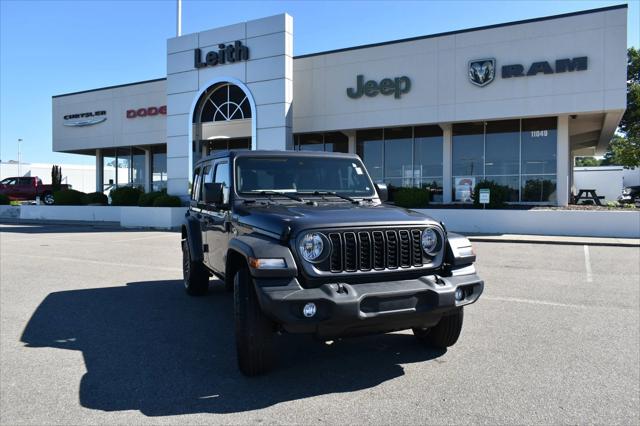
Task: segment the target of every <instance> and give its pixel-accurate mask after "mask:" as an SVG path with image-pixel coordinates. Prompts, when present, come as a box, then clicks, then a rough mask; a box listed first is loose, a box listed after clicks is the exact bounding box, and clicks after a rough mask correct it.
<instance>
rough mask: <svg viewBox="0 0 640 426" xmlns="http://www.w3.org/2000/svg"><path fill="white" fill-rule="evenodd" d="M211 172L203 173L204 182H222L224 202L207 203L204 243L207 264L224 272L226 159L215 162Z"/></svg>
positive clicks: (227, 167)
mask: <svg viewBox="0 0 640 426" xmlns="http://www.w3.org/2000/svg"><path fill="white" fill-rule="evenodd" d="M214 167H215V168H214V170H213V173H207V174H205V182H206V183H210V182H214V183H221V184H223V193H224V203H223V205H222V206H218V205H207V206H206V207H205V208H206V212H203V213H204V214H205V216H206V241H207V242H206V244H207V245H208V248H209V251H208V253H207V256H208V262H207V263H208V264H209V265H210V267H211V268H212V269H214V270H215V271H218V272H221V273H224V270H225V263H226V258H227V247H228V246H229V230H230V227H229V213H230V211H229V208H228V204H229V181H230V180H229V163H228V162H227V160H222V161H218V162H216V163H215V166H214Z"/></svg>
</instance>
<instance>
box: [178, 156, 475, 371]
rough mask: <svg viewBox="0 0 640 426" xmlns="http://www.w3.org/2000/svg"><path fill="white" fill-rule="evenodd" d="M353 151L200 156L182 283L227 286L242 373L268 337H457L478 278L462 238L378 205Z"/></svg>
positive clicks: (263, 353) (429, 340)
mask: <svg viewBox="0 0 640 426" xmlns="http://www.w3.org/2000/svg"><path fill="white" fill-rule="evenodd" d="M386 199H387V188H386V186H385V185H382V184H379V185H374V184H373V182H372V181H371V178H370V177H369V174H368V173H367V170H366V169H365V167H364V165H363V164H362V161H360V158H359V157H358V156H357V155H353V154H332V153H325V152H321V153H312V152H292V151H286V152H285V151H229V152H225V153H220V154H216V155H214V156H211V157H207V158H204V159H202V160H201V161H199V162H198V163H197V165H196V167H195V171H194V177H193V189H192V197H191V204H190V207H189V210H188V211H187V213H186V215H185V221H184V224H183V225H182V253H183V270H184V285H185V289H186V291H187V293H189V294H191V295H202V294H204V293H206V291H207V288H208V285H209V277H210V276H211V275H215V276H217V277H219V278H220V279H221V280H222V281H223V282H224V285H225V287H226V289H227V290H229V291H233V293H234V311H235V334H236V347H237V357H238V363H239V367H240V370H241V371H242V372H243V373H244V374H246V375H250V376H252V375H256V374H260V373H263V372H265V371H267V370H268V369H269V368H270V367H271V365H272V364H273V361H274V358H275V356H274V341H273V340H274V335H275V334H276V333H278V332H281V331H287V332H292V333H312V334H314V335H316V336H317V337H319V338H320V339H324V340H330V339H333V338H337V337H343V336H350V335H359V334H365V333H376V332H389V331H394V330H403V329H409V328H411V329H413V333H414V335H415V336H416V337H417V338H418V340H420V341H421V342H424V343H425V344H426V345H430V346H433V347H438V348H446V347H448V346H451V345H453V344H454V343H456V341H457V340H458V336H459V335H460V330H461V328H462V317H463V312H462V310H463V306H464V305H468V304H470V303H473V302H475V301H476V300H477V299H478V297H479V296H480V294H481V293H482V290H483V287H484V283H483V281H482V280H481V279H480V278H479V277H478V275H476V271H475V268H474V266H473V262H474V261H475V253H474V251H473V249H472V247H471V244H470V242H469V241H468V240H467V239H466V238H464V237H462V236H460V235H456V234H452V233H448V232H447V231H446V229H445V228H444V226H443V225H442V223H438V222H436V221H434V220H432V219H430V218H429V217H427V216H424V215H422V214H419V213H416V212H413V211H410V210H406V209H402V208H398V207H393V206H390V205H386V204H383V201H386Z"/></svg>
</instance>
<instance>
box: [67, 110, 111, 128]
mask: <svg viewBox="0 0 640 426" xmlns="http://www.w3.org/2000/svg"><path fill="white" fill-rule="evenodd" d="M103 121H107V111H94V112H83V113H80V114H68V115H65V116H64V122H63V123H62V124H63V125H64V126H68V127H84V126H92V125H94V124H98V123H102V122H103Z"/></svg>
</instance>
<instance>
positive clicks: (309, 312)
mask: <svg viewBox="0 0 640 426" xmlns="http://www.w3.org/2000/svg"><path fill="white" fill-rule="evenodd" d="M302 314H303V315H304V316H305V317H307V318H311V317H312V316H314V315H315V314H316V304H315V303H313V302H309V303H307V304H306V305H304V308H302Z"/></svg>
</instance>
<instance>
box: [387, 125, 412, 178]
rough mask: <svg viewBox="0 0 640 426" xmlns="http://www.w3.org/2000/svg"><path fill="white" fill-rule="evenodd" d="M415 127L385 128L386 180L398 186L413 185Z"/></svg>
mask: <svg viewBox="0 0 640 426" xmlns="http://www.w3.org/2000/svg"><path fill="white" fill-rule="evenodd" d="M412 145H413V129H412V128H411V127H397V128H390V129H384V154H385V155H384V181H385V182H386V183H387V184H389V185H393V186H396V187H408V186H413V177H414V173H413V158H412V157H413V153H412V149H411V148H412Z"/></svg>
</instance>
